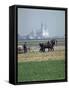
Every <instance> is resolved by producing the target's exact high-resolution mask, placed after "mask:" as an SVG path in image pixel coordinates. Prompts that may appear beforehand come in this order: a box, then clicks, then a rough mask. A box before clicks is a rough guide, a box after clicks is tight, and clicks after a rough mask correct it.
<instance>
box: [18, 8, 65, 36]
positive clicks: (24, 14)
mask: <svg viewBox="0 0 69 90" xmlns="http://www.w3.org/2000/svg"><path fill="white" fill-rule="evenodd" d="M41 24H43V25H44V27H47V29H48V30H47V32H48V34H49V36H50V37H54V36H58V37H62V36H64V35H65V11H59V10H41V9H25V8H18V34H19V35H21V36H24V35H27V34H29V33H30V32H32V31H35V32H38V31H39V30H41V29H40V28H41Z"/></svg>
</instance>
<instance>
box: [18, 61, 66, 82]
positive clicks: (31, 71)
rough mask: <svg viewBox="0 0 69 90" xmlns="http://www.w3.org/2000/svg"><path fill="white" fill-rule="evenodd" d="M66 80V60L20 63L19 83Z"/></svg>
mask: <svg viewBox="0 0 69 90" xmlns="http://www.w3.org/2000/svg"><path fill="white" fill-rule="evenodd" d="M64 78H65V62H64V60H56V61H55V60H53V61H51V60H49V61H40V62H39V61H38V62H37V61H36V62H32V61H30V62H18V82H23V81H37V80H38V81H39V80H60V79H64Z"/></svg>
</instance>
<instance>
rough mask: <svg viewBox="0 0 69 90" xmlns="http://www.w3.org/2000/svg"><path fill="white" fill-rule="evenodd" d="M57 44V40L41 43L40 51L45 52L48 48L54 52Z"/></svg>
mask: <svg viewBox="0 0 69 90" xmlns="http://www.w3.org/2000/svg"><path fill="white" fill-rule="evenodd" d="M55 44H56V40H51V41H48V42H47V43H46V44H45V43H39V46H40V51H41V52H45V49H46V48H47V49H48V51H54V45H55Z"/></svg>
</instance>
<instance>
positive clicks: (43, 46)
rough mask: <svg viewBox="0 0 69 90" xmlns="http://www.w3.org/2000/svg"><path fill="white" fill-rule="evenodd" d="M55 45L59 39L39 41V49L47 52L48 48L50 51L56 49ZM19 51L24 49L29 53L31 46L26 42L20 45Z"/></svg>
mask: <svg viewBox="0 0 69 90" xmlns="http://www.w3.org/2000/svg"><path fill="white" fill-rule="evenodd" d="M55 45H57V40H50V41H48V42H47V43H39V47H40V49H39V51H40V52H45V50H46V49H48V51H54V46H55ZM18 51H19V52H21V51H23V52H24V53H27V51H30V48H28V47H27V44H26V42H25V43H24V44H23V45H21V46H18Z"/></svg>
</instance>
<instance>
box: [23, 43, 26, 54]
mask: <svg viewBox="0 0 69 90" xmlns="http://www.w3.org/2000/svg"><path fill="white" fill-rule="evenodd" d="M23 49H24V53H27V43H26V42H25V43H24V45H23Z"/></svg>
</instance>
